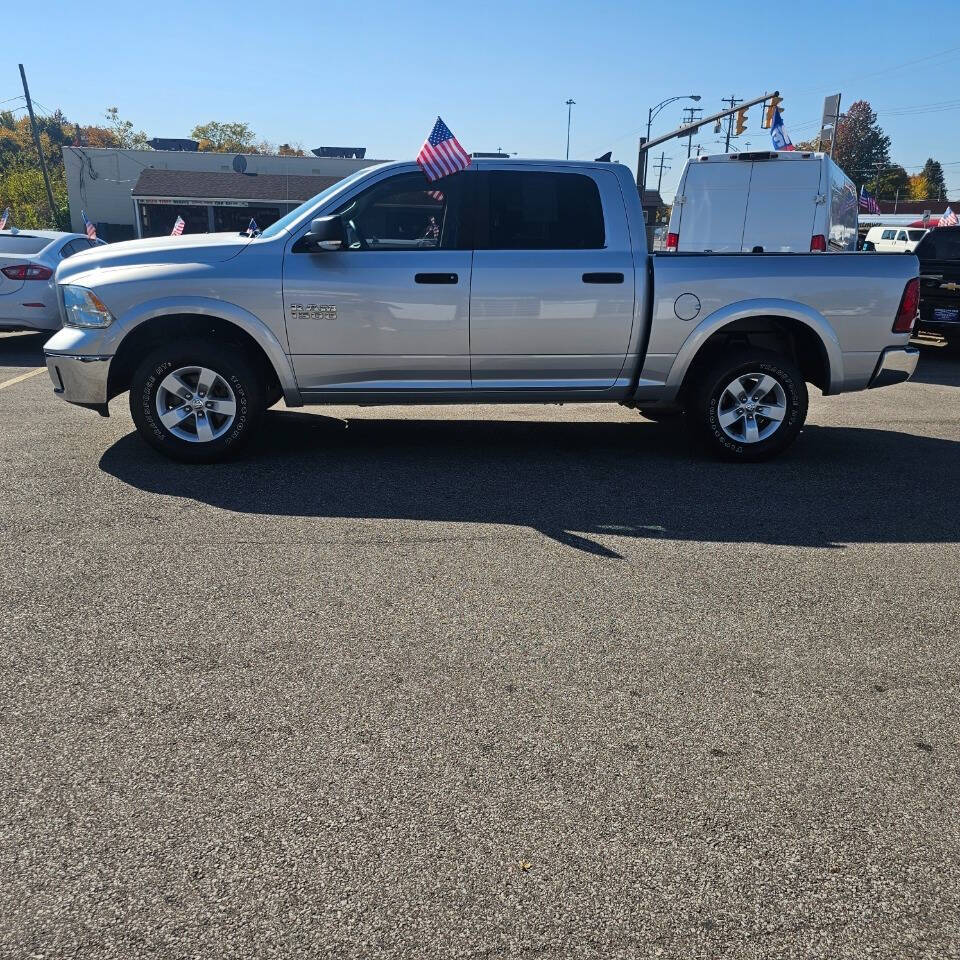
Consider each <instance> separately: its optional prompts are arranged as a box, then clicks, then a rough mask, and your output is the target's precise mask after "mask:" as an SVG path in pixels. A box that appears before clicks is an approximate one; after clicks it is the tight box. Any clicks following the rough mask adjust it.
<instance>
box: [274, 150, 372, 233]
mask: <svg viewBox="0 0 960 960" xmlns="http://www.w3.org/2000/svg"><path fill="white" fill-rule="evenodd" d="M369 170H370V168H369V167H364V168H363V169H361V170H357V172H356V173H351V174H350V176H349V177H344V178H343V180H338V181H337V182H336V183H332V184H330V186H329V187H327V189H326V190H321V191H320V193H318V194H317V195H316V196H315V197H311V198H310V199H309V200H304V202H303V203H301V204H300V206H299V207H294V208H293V209H292V210H291V211H290V212H289V213H288V214H285V215H284V216H282V217H281V218H280V219H279V220H275V221H274V222H273V223H271V224H270V226H269V227H267V228H266V229H265V230H263V231H261V233H260V236H261V237H275V236H276V235H277V234H278V233H282V232H283V231H284V230H286V229H287V228H288V227H289V226H290V225H291V224H294V223H296V222H297V221H298V220H299V219H300V218H301V217H302V216H303V215H304V214H305V213H307V212H308V211H309V210H311V209H312V208H313V207H316V206H318V205H319V204H321V203H322V202H323V201H324V200H326V199H327V198H328V197H332V196H333V195H334V194H335V193H338V192H339V191H340V190H343V189H344V187H347V186H349V185H350V184H351V183H353V182H354V181H355V180H359V179H360V178H361V177H362V176H364V175H365V174H367V173H368V172H369Z"/></svg>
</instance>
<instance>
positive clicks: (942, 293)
mask: <svg viewBox="0 0 960 960" xmlns="http://www.w3.org/2000/svg"><path fill="white" fill-rule="evenodd" d="M915 253H916V255H917V259H918V260H919V261H920V325H921V326H923V325H924V324H932V325H939V324H956V325H957V329H960V227H938V228H937V229H936V230H931V231H930V232H929V233H928V234H927V235H926V236H925V237H924V238H923V239H922V240H921V241H920V243H919V244H918V245H917V249H916V251H915Z"/></svg>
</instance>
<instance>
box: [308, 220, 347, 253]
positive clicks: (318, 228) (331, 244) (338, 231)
mask: <svg viewBox="0 0 960 960" xmlns="http://www.w3.org/2000/svg"><path fill="white" fill-rule="evenodd" d="M305 239H306V240H307V241H308V242H309V244H310V245H311V246H312V247H316V248H317V249H318V250H342V249H343V247H344V245H345V244H346V241H347V234H346V231H345V230H344V229H343V221H342V220H341V219H340V218H339V217H317V219H316V220H314V221H312V222H311V224H310V230H309V231H308V232H307V234H306V237H305Z"/></svg>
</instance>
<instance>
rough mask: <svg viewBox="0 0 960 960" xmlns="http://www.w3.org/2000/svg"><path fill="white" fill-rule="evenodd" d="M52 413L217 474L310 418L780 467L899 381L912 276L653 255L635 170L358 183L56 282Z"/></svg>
mask: <svg viewBox="0 0 960 960" xmlns="http://www.w3.org/2000/svg"><path fill="white" fill-rule="evenodd" d="M57 286H58V289H59V292H60V301H61V304H62V310H63V321H64V328H63V329H62V330H61V331H60V332H59V333H57V334H56V335H55V336H54V337H53V338H52V339H51V340H49V341H48V342H47V344H46V345H45V350H46V355H47V366H48V368H49V371H50V377H51V379H52V380H53V385H54V389H55V391H56V392H57V393H58V394H59V395H60V396H61V397H63V398H64V399H65V400H68V401H70V402H71V403H75V404H78V405H80V406H86V407H92V408H93V409H95V410H98V411H99V412H100V413H102V414H103V415H107V414H108V401H109V400H110V399H111V398H112V397H114V396H117V395H118V394H120V393H122V392H123V391H126V390H129V392H130V409H131V411H132V414H133V419H134V422H135V424H136V426H137V429H138V430H139V431H140V433H141V435H142V436H143V437H144V438H145V439H146V441H147V442H148V443H150V444H152V445H153V446H154V447H156V449H158V450H160V451H161V452H163V453H165V454H167V455H169V456H171V457H174V458H177V459H181V460H188V461H211V460H216V459H219V458H221V457H223V456H225V455H226V454H228V453H230V452H231V451H233V450H235V449H236V448H238V447H240V445H241V444H242V443H243V442H244V441H245V440H246V439H247V438H248V437H249V436H250V435H251V434H252V433H253V432H254V430H255V428H256V427H257V425H258V424H259V422H260V419H261V417H262V415H263V413H264V411H265V409H266V408H267V407H268V406H269V405H271V404H273V403H275V402H276V401H277V400H279V399H280V398H281V397H283V399H284V400H285V401H286V404H287V406H288V407H299V406H301V405H303V404H344V403H348V404H349V403H357V404H365V405H370V404H396V403H489V402H508V403H553V402H560V401H577V402H615V403H620V404H624V405H626V406H628V407H632V408H636V409H639V410H640V411H641V413H644V414H645V415H647V416H650V417H653V418H658V417H661V416H664V415H665V414H667V413H670V412H674V411H685V412H686V414H687V416H686V420H687V422H689V423H690V424H691V425H692V427H693V428H694V429H695V430H696V431H697V432H698V433H699V435H700V436H701V437H702V438H703V440H704V441H705V443H706V444H707V445H708V446H709V447H710V448H712V449H713V450H714V451H716V452H717V453H720V454H722V455H725V456H728V457H731V458H734V459H740V460H761V459H765V458H767V457H771V456H773V455H775V454H777V453H779V452H780V451H782V450H783V449H784V448H786V447H787V446H788V445H789V444H790V443H791V442H792V441H793V440H794V439H795V438H796V437H797V435H798V433H799V432H800V429H801V427H802V426H803V423H804V419H805V417H806V412H807V386H806V385H807V382H808V381H809V382H811V383H814V384H816V385H817V386H818V387H819V388H820V389H821V390H822V391H823V392H824V393H826V394H837V393H843V392H846V391H850V390H862V389H864V388H866V387H879V386H884V385H886V384H890V383H897V382H900V381H903V380H906V379H908V378H909V377H910V375H911V374H912V372H913V370H914V368H915V365H916V362H917V356H918V351H917V350H916V349H915V348H912V347H910V346H909V339H910V332H911V330H912V329H913V324H914V321H915V319H916V312H917V306H916V305H917V294H918V286H919V284H918V280H917V261H916V259H915V258H913V257H883V256H876V255H874V256H869V255H863V254H851V255H850V256H819V255H812V254H786V255H779V254H766V255H761V254H748V255H733V256H709V255H703V254H701V255H685V254H656V255H654V256H650V255H648V252H647V244H646V231H645V230H644V222H643V211H642V209H641V206H640V199H639V197H638V195H637V189H636V185H635V184H634V181H633V178H632V175H631V173H630V171H629V170H628V169H627V168H626V167H625V166H621V165H619V164H614V163H603V162H600V163H575V162H569V161H568V162H562V161H556V162H550V161H518V160H476V161H474V163H473V165H472V166H471V167H470V168H469V169H468V170H467V171H464V172H461V173H458V174H455V175H453V176H450V177H447V178H444V179H442V180H438V181H435V182H433V183H428V182H427V181H426V180H425V178H424V175H423V173H422V172H421V171H420V169H419V168H418V167H417V166H415V165H414V164H411V163H390V164H383V165H379V166H375V167H369V168H366V169H364V170H362V171H358V172H357V173H355V174H353V175H352V176H350V177H348V178H347V179H345V180H342V181H340V182H339V183H337V184H334V185H333V186H331V187H330V188H329V189H327V190H325V191H324V192H323V193H321V194H318V195H317V196H316V197H314V198H313V199H312V200H308V201H307V202H306V203H304V204H302V205H301V206H299V207H297V208H296V209H295V210H293V211H291V212H290V213H288V214H287V215H286V216H284V217H282V218H281V219H279V220H277V221H276V223H273V224H271V225H270V226H269V227H267V228H266V229H265V230H264V231H263V232H262V233H261V234H260V235H259V236H255V237H244V236H237V234H236V233H230V234H206V235H202V236H196V237H194V236H191V237H189V238H187V237H160V238H151V239H146V240H134V241H130V242H127V243H123V244H117V245H115V246H113V247H107V248H105V249H103V250H100V251H97V252H93V253H89V254H84V255H83V256H82V257H77V258H75V259H74V260H68V261H66V262H64V263H62V264H61V265H60V267H59V268H58V270H57Z"/></svg>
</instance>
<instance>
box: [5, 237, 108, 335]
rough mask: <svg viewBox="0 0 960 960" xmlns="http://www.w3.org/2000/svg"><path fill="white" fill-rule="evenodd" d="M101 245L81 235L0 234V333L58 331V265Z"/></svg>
mask: <svg viewBox="0 0 960 960" xmlns="http://www.w3.org/2000/svg"><path fill="white" fill-rule="evenodd" d="M103 243H104V241H103V240H90V239H89V238H88V237H87V236H85V235H84V234H82V233H59V232H57V231H56V230H0V330H59V329H60V309H59V307H58V306H57V289H56V285H55V284H54V282H53V275H54V273H56V270H57V264H59V263H60V261H61V260H64V259H66V258H67V257H72V256H73V255H74V254H76V253H82V252H83V251H84V250H90V249H91V248H93V247H98V246H102V245H103Z"/></svg>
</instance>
